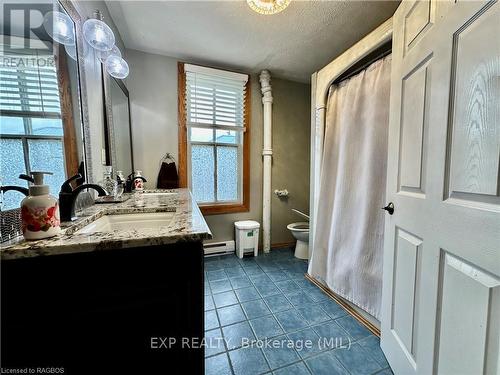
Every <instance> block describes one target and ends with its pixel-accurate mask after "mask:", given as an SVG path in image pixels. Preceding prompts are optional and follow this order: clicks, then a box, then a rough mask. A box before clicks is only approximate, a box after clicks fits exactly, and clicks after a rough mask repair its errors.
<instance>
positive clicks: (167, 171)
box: [156, 161, 179, 189]
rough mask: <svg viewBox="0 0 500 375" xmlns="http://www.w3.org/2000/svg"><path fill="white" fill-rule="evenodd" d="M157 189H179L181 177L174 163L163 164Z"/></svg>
mask: <svg viewBox="0 0 500 375" xmlns="http://www.w3.org/2000/svg"><path fill="white" fill-rule="evenodd" d="M156 187H157V188H158V189H177V188H178V187H179V176H178V175H177V167H176V166H175V163H174V162H171V163H168V162H166V161H164V162H162V163H161V167H160V172H159V173H158V182H157V184H156Z"/></svg>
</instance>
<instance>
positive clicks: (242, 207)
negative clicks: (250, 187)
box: [199, 203, 250, 215]
mask: <svg viewBox="0 0 500 375" xmlns="http://www.w3.org/2000/svg"><path fill="white" fill-rule="evenodd" d="M199 207H200V210H201V213H202V214H203V215H219V214H231V213H236V212H248V211H250V208H249V207H248V205H246V204H244V203H243V204H241V203H237V204H214V205H204V206H202V205H200V206H199Z"/></svg>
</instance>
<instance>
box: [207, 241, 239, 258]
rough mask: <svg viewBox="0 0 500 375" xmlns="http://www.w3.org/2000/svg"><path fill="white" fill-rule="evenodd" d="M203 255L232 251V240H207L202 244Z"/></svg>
mask: <svg viewBox="0 0 500 375" xmlns="http://www.w3.org/2000/svg"><path fill="white" fill-rule="evenodd" d="M203 250H204V252H205V255H215V254H227V253H234V241H224V242H208V243H205V244H203Z"/></svg>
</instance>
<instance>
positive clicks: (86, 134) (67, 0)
mask: <svg viewBox="0 0 500 375" xmlns="http://www.w3.org/2000/svg"><path fill="white" fill-rule="evenodd" d="M57 2H58V3H59V5H60V6H61V7H62V8H63V9H64V11H66V13H67V14H68V16H69V17H70V18H71V20H72V21H73V23H74V24H75V36H76V49H77V53H76V54H77V61H76V63H77V65H78V69H77V71H78V90H77V91H78V103H79V110H80V117H81V126H82V132H83V134H82V139H83V151H84V160H83V162H84V172H85V176H84V178H85V181H86V182H94V176H93V173H92V171H93V168H92V166H93V161H92V156H91V152H90V150H91V143H92V142H91V137H90V124H89V115H88V102H87V81H86V74H85V71H86V69H85V56H84V49H83V45H84V43H85V40H84V39H83V32H82V28H83V22H84V20H83V19H82V17H81V15H80V13H79V12H78V11H77V10H76V8H75V5H74V4H73V2H72V1H71V0H57ZM68 177H71V176H68Z"/></svg>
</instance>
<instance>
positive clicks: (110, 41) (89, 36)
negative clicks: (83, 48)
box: [82, 18, 115, 51]
mask: <svg viewBox="0 0 500 375" xmlns="http://www.w3.org/2000/svg"><path fill="white" fill-rule="evenodd" d="M82 31H83V37H84V38H85V40H86V41H87V43H88V44H90V46H91V47H92V48H95V49H96V50H98V51H111V49H112V48H113V46H114V45H115V34H113V30H111V28H110V27H109V26H108V25H106V24H105V23H104V22H102V21H99V20H96V19H93V18H92V19H88V20H87V21H85V23H84V24H83V30H82Z"/></svg>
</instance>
